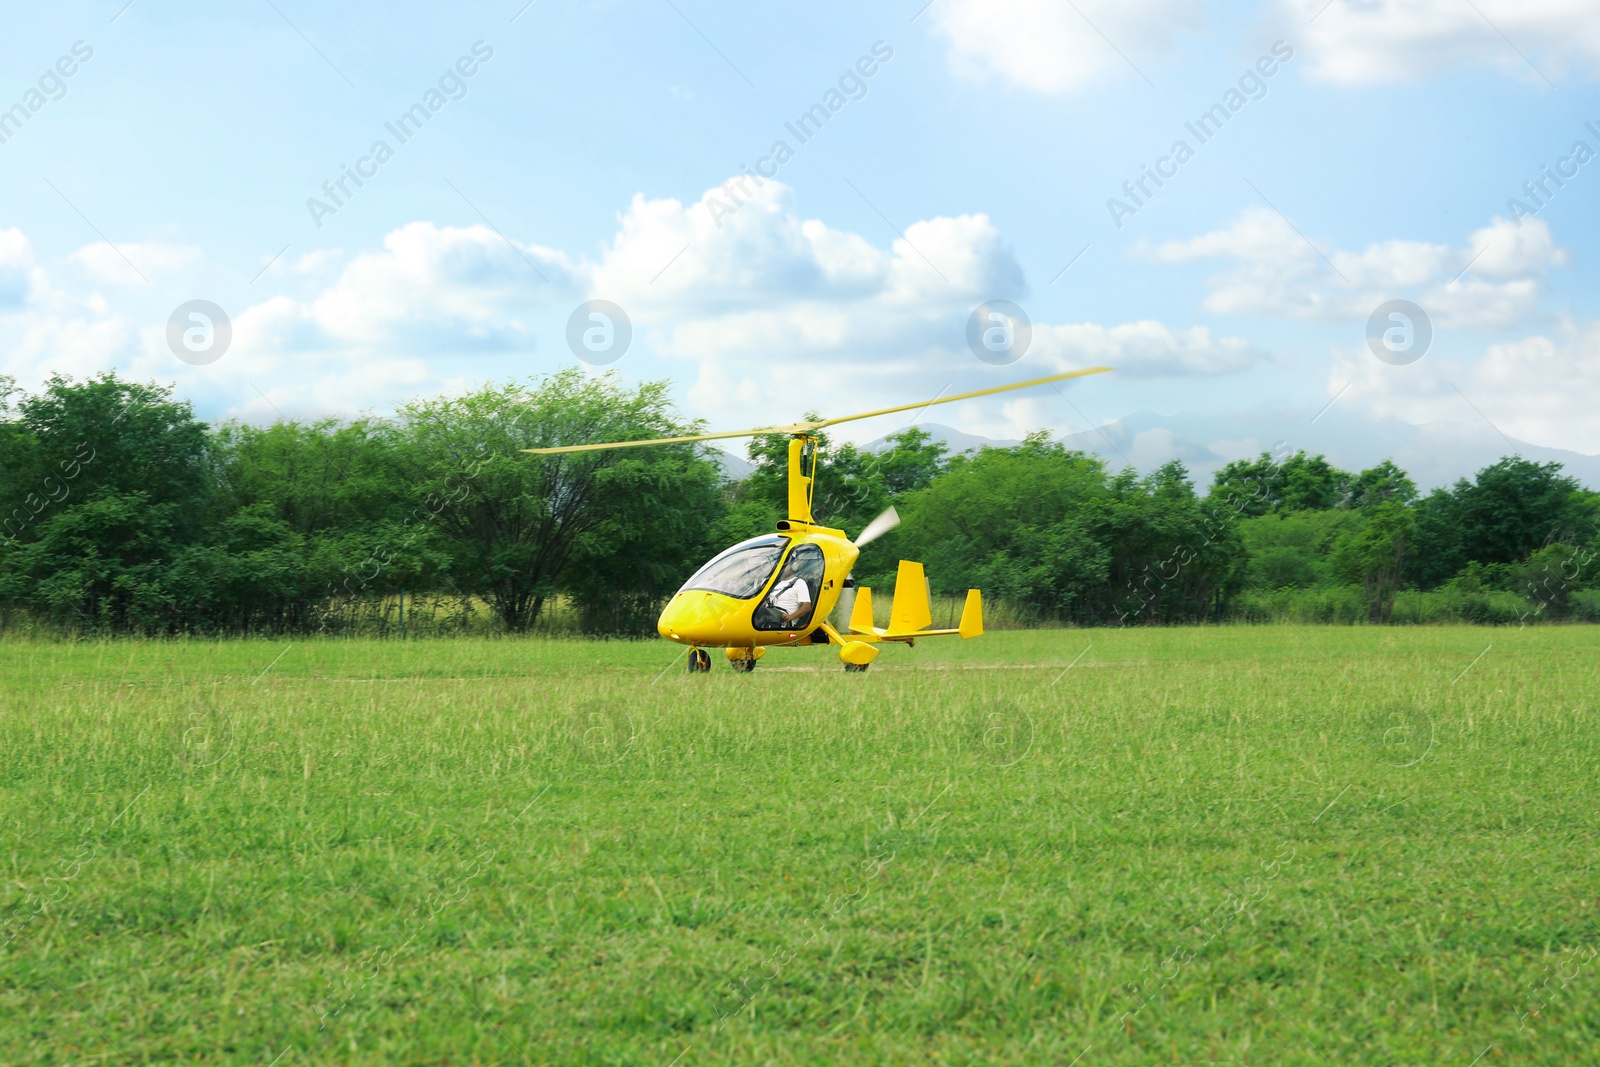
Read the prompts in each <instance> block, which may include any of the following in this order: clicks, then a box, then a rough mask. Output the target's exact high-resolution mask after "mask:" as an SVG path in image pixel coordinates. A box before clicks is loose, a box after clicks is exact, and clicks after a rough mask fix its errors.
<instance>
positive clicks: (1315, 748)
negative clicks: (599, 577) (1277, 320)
mask: <svg viewBox="0 0 1600 1067" xmlns="http://www.w3.org/2000/svg"><path fill="white" fill-rule="evenodd" d="M1597 650H1600V632H1597V631H1596V630H1594V629H1589V628H1582V627H1560V628H1557V627H1545V628H1529V629H1515V628H1506V629H1472V628H1465V627H1462V628H1417V629H1391V628H1367V627H1360V628H1319V629H1308V628H1301V627H1293V626H1281V627H1261V628H1247V627H1229V628H1222V629H1217V628H1209V629H1172V630H1124V631H1119V630H1055V631H1036V632H1010V633H998V634H991V635H989V636H987V637H984V638H982V639H980V640H976V641H970V642H959V641H944V642H942V643H941V642H936V641H927V642H924V643H923V645H922V646H921V647H918V648H916V649H914V650H913V649H905V648H889V649H887V650H886V651H885V652H884V654H883V655H882V656H881V657H880V659H879V660H878V663H877V664H876V665H875V666H874V667H873V669H872V670H871V671H869V672H868V673H867V674H864V675H846V674H844V673H843V672H842V671H841V670H840V669H839V667H838V662H837V660H836V659H835V658H834V657H833V655H832V653H830V652H828V651H826V650H823V649H818V650H778V651H775V652H774V653H772V654H770V655H769V656H768V657H767V658H766V659H765V660H763V662H762V665H761V667H760V668H759V669H758V670H757V671H756V672H755V673H754V674H751V675H742V674H734V673H733V672H731V671H729V670H728V669H727V668H726V666H725V665H724V664H723V663H722V662H721V661H720V659H719V660H718V661H717V664H716V667H717V669H716V670H715V671H714V672H713V673H712V674H711V675H710V676H702V677H690V676H688V675H687V673H686V672H685V671H684V670H683V664H682V661H681V659H680V660H677V661H674V660H673V657H674V653H675V651H676V650H675V649H673V648H671V647H669V646H668V645H666V644H665V643H663V642H637V643H630V642H593V643H590V642H580V641H555V640H522V641H518V640H479V639H461V640H434V641H414V642H409V643H402V642H375V641H331V640H330V641H314V640H313V641H304V640H299V641H293V642H288V641H285V642H267V641H228V642H221V643H215V642H199V641H196V642H188V643H184V642H174V643H154V642H149V643H147V642H112V643H86V644H49V643H28V642H16V641H12V642H0V753H3V759H0V815H3V842H0V845H3V847H0V862H3V865H4V867H3V889H0V922H3V923H4V925H3V926H0V1062H4V1063H6V1064H22V1063H51V1064H68V1063H83V1064H87V1063H121V1062H131V1063H149V1062H162V1063H202V1062H204V1063H251V1064H260V1065H263V1067H265V1065H267V1064H272V1063H277V1064H279V1065H281V1067H289V1065H292V1064H299V1063H330V1062H332V1063H345V1062H349V1063H374V1064H376V1063H451V1064H489V1063H499V1064H520V1063H530V1064H546V1063H552V1064H579V1063H582V1064H640V1065H648V1067H669V1065H673V1064H676V1065H678V1067H696V1065H701V1064H741V1065H743V1064H800V1063H805V1064H823V1063H827V1064H835V1063H866V1064H908V1065H914V1064H941V1065H942V1064H979V1063H985V1064H987V1063H1006V1064H1029V1065H1034V1064H1061V1065H1066V1064H1073V1063H1077V1064H1080V1065H1084V1067H1089V1065H1094V1064H1134V1063H1137V1064H1201V1063H1208V1064H1209V1063H1218V1064H1319V1065H1320V1064H1340V1065H1343V1064H1459V1065H1460V1067H1469V1065H1470V1064H1473V1063H1474V1062H1479V1063H1482V1064H1485V1065H1487V1064H1497V1063H1540V1064H1557V1063H1561V1064H1571V1063H1579V1062H1596V1060H1597V1058H1600V1053H1597V1052H1596V1049H1597V1047H1600V967H1596V966H1593V964H1594V962H1595V953H1596V951H1597V948H1600V926H1597V924H1596V919H1597V911H1600V908H1597V905H1600V882H1597V880H1596V874H1597V870H1596V867H1597V865H1596V852H1595V844H1596V841H1597V837H1600V835H1597V823H1600V813H1597V805H1596V803H1595V800H1594V796H1595V790H1596V780H1597V776H1600V740H1597V730H1596V711H1597V708H1596V704H1597V701H1600V656H1597ZM1479 1057H1481V1059H1475V1058H1479Z"/></svg>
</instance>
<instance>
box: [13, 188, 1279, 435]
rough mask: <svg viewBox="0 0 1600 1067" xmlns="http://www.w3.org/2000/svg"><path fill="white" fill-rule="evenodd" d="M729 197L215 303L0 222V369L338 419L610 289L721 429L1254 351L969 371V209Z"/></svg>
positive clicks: (780, 195) (554, 339)
mask: <svg viewBox="0 0 1600 1067" xmlns="http://www.w3.org/2000/svg"><path fill="white" fill-rule="evenodd" d="M752 192H753V193H754V195H753V196H751V197H749V198H748V199H747V201H746V202H745V203H743V204H742V205H741V206H739V209H738V210H737V211H735V212H734V213H733V214H731V215H727V214H723V215H721V222H722V225H721V226H718V225H717V216H715V215H714V214H713V212H712V211H711V210H710V206H709V205H710V200H711V198H712V197H713V196H716V197H723V196H725V195H726V194H725V193H723V191H722V190H720V189H718V190H712V191H710V192H708V193H707V194H706V195H705V196H703V197H701V198H700V199H699V200H698V201H695V202H692V203H689V204H687V205H685V204H684V203H681V202H679V201H677V200H671V199H662V200H652V199H648V198H646V197H642V196H639V197H635V198H634V199H633V201H632V202H631V204H629V205H628V207H627V209H626V210H625V211H623V212H622V213H621V214H620V215H619V217H618V220H617V228H616V232H615V234H614V236H613V238H612V240H611V241H610V242H609V243H607V244H606V246H605V247H604V248H603V249H602V251H601V253H600V255H599V256H598V258H596V259H592V260H589V259H580V258H574V257H569V256H567V255H566V254H564V253H562V252H559V251H555V250H551V249H546V248H539V247H535V246H531V245H516V246H513V245H512V244H510V243H509V242H508V241H507V240H506V239H505V238H503V237H501V236H500V235H499V234H498V233H496V232H494V231H493V230H492V229H489V228H488V227H484V226H467V227H451V226H439V225H436V224H433V223H430V222H412V223H409V224H407V225H404V226H402V227H400V228H398V229H396V230H394V231H392V232H391V233H389V234H388V235H387V236H386V237H385V238H384V241H383V245H382V247H381V248H375V249H369V250H365V251H358V252H356V253H354V254H336V253H328V254H325V255H315V256H309V257H301V258H300V259H298V260H290V261H287V262H284V263H281V264H279V265H277V266H275V267H274V269H272V270H269V271H267V272H265V273H263V274H261V275H260V276H259V277H258V278H257V279H256V280H255V281H254V282H251V283H250V285H249V286H246V285H245V284H244V281H243V278H242V277H241V278H240V279H239V280H238V284H237V286H236V290H235V291H234V292H232V293H231V294H230V293H227V292H218V291H213V290H211V289H210V287H209V286H208V285H201V284H200V282H197V281H196V279H201V280H206V279H213V278H214V277H215V276H216V273H217V272H215V271H212V270H210V269H209V268H208V266H207V265H206V263H205V262H204V258H203V256H201V255H200V254H199V253H198V252H196V251H194V250H191V249H183V248H179V247H178V246H170V247H165V246H163V247H162V248H161V249H156V248H155V246H137V247H139V248H140V249H141V252H142V253H143V254H144V255H145V256H146V257H147V259H148V261H149V262H151V263H155V262H161V263H163V264H166V265H168V267H170V269H165V268H164V269H163V270H162V271H160V272H158V273H157V274H153V275H152V282H151V284H150V285H149V286H143V285H139V286H135V287H132V288H129V287H128V286H126V285H123V284H121V283H120V282H119V281H117V280H116V279H115V278H114V277H113V276H111V275H107V274H106V273H105V271H112V272H113V274H114V271H115V268H116V267H117V266H118V265H119V262H120V261H118V262H113V261H112V260H111V259H108V258H107V253H108V252H109V253H110V255H111V256H112V257H114V256H115V252H114V250H110V249H109V248H108V247H107V246H104V245H100V246H90V247H89V248H87V249H80V250H79V251H78V252H75V253H73V254H72V255H70V256H68V257H67V258H66V259H65V260H64V261H63V262H61V263H58V264H56V265H55V266H54V267H51V268H48V269H47V268H44V267H41V266H40V265H38V264H37V263H36V262H35V261H34V255H33V251H32V249H31V247H30V246H29V245H28V242H27V240H26V238H25V236H24V235H23V234H21V233H20V232H19V231H14V230H11V231H0V353H4V355H3V357H0V358H3V359H4V363H3V365H0V371H9V372H11V373H15V374H17V376H18V377H19V378H20V379H21V380H22V381H23V384H24V385H28V386H32V385H36V384H37V383H38V382H39V381H40V380H42V378H43V377H44V375H45V374H46V373H47V372H48V371H49V370H53V369H54V370H63V371H67V372H69V373H74V374H84V373H93V372H96V371H99V370H103V369H107V368H110V367H117V368H121V369H122V370H123V371H124V372H127V373H132V374H134V375H136V376H139V377H145V378H155V379H157V380H164V381H172V380H176V381H177V382H178V383H179V385H180V390H181V391H182V392H183V394H184V395H186V396H191V397H194V398H196V399H197V400H199V401H200V402H201V403H202V405H203V407H205V408H206V409H208V410H213V411H214V410H217V409H218V408H219V407H221V408H224V409H226V410H231V411H233V412H234V413H237V414H241V415H243V416H245V417H262V418H271V417H275V416H276V415H277V413H278V412H279V411H280V410H281V411H284V412H287V413H290V414H294V415H308V414H321V413H338V414H352V413H355V412H358V411H361V410H364V409H369V408H378V409H383V408H387V407H389V406H390V405H391V404H392V403H394V402H396V401H399V400H402V399H404V398H405V397H407V396H412V395H416V394H419V393H427V392H436V391H440V390H446V389H450V388H452V387H454V386H458V385H462V384H465V383H467V382H468V381H470V380H471V379H472V378H473V377H474V375H473V373H472V372H474V371H478V370H479V368H483V370H482V371H481V372H479V373H480V376H481V377H488V376H491V375H493V374H494V373H496V372H497V371H496V369H494V368H497V367H504V366H505V364H498V365H497V364H491V363H486V362H482V361H483V360H485V359H488V358H491V357H500V356H512V357H516V358H517V362H518V363H520V364H521V366H520V367H519V368H518V369H519V371H520V372H521V373H537V372H539V371H541V370H549V369H551V368H553V367H555V366H559V365H562V364H565V363H567V362H568V361H569V360H570V356H569V354H568V352H567V350H566V344H565V338H564V337H563V335H562V334H563V329H564V326H565V321H566V317H567V313H568V312H569V311H570V310H571V309H572V308H573V307H574V306H575V305H576V304H577V303H578V302H579V301H580V300H583V299H584V298H586V297H598V298H603V299H608V300H612V301H615V302H616V303H618V304H620V305H622V307H623V308H624V309H625V310H626V311H627V313H628V315H629V316H630V318H631V319H632V320H633V323H634V336H635V340H634V346H635V347H634V349H633V350H631V351H630V354H629V356H628V363H627V364H625V365H623V366H622V367H621V369H622V370H623V371H624V372H625V373H627V374H629V375H639V376H666V377H671V378H674V379H677V380H678V381H679V382H680V383H682V387H683V392H682V393H681V394H680V395H681V397H682V399H683V401H684V402H685V407H686V408H687V409H688V410H689V412H690V413H691V414H695V415H705V416H708V417H712V418H715V419H716V420H717V421H718V422H719V424H722V425H728V423H729V421H730V420H731V419H734V418H737V419H738V420H739V421H741V422H742V421H745V420H748V421H749V423H750V424H751V425H761V424H764V423H767V422H776V421H790V420H793V419H794V418H796V417H798V416H800V415H801V414H803V413H804V412H805V411H807V410H826V411H827V412H828V413H829V414H835V415H837V414H843V413H846V412H848V411H851V410H859V409H861V408H864V407H868V408H870V407H877V406H887V405H889V404H892V403H896V402H901V403H904V402H909V401H916V400H919V399H922V398H927V397H933V396H935V395H938V394H939V393H941V392H946V393H949V392H961V391H964V390H967V389H974V388H980V387H982V386H984V385H990V384H998V382H1000V381H1014V380H1017V379H1018V378H1019V377H1027V376H1029V375H1030V374H1033V375H1037V374H1043V373H1047V372H1049V371H1051V370H1056V369H1073V368H1078V367H1083V366H1088V365H1091V364H1095V363H1103V364H1110V365H1112V366H1115V367H1117V368H1119V369H1120V370H1122V371H1123V372H1124V373H1125V374H1128V375H1132V376H1143V377H1151V376H1158V377H1170V376H1192V375H1214V374H1224V373H1230V372H1233V371H1237V370H1240V369H1243V368H1245V367H1247V366H1249V365H1251V364H1253V363H1255V362H1257V361H1258V360H1260V359H1261V358H1263V357H1262V354H1261V353H1259V352H1257V351H1256V350H1255V349H1253V348H1251V347H1250V346H1249V345H1248V344H1247V343H1245V342H1244V341H1242V340H1239V339H1237V338H1217V337H1213V335H1212V334H1211V333H1210V331H1208V330H1207V329H1205V328H1204V327H1195V328H1187V329H1179V328H1173V327H1169V326H1167V325H1165V324H1162V323H1159V322H1150V321H1146V322H1135V323H1126V324H1120V325H1118V324H1110V325H1100V324H1096V323H1092V322H1083V323H1070V324H1059V325H1058V324H1051V323H1049V322H1040V321H1037V316H1036V321H1035V333H1034V341H1033V347H1032V348H1030V350H1029V351H1028V352H1027V354H1026V355H1025V356H1024V358H1023V361H1022V362H1020V363H1018V364H1016V365H1014V366H1010V367H994V366H990V365H989V364H987V363H984V362H980V361H979V360H978V359H977V358H976V357H975V356H974V355H973V354H972V353H971V352H970V351H968V349H967V347H966V324H967V319H968V316H969V315H970V314H971V313H972V311H973V309H974V308H975V307H976V306H977V305H978V304H979V303H981V302H982V301H984V300H988V299H992V298H1011V299H1017V300H1026V282H1025V279H1024V277H1023V274H1022V270H1021V268H1020V266H1019V265H1018V263H1017V261H1016V258H1015V256H1014V255H1013V254H1012V252H1011V250H1010V249H1009V248H1008V247H1007V246H1006V244H1005V242H1004V241H1003V240H1002V238H1001V234H1000V233H999V231H998V230H997V229H996V228H995V226H994V225H993V223H992V222H991V221H990V220H989V219H988V218H987V217H986V216H984V215H981V214H971V215H957V216H941V217H936V218H930V219H922V220H919V221H915V222H912V223H910V224H909V225H907V226H906V227H905V229H904V236H903V237H895V238H892V239H890V240H888V241H885V242H882V243H875V242H874V241H873V240H870V239H868V238H867V237H864V236H862V235H861V234H857V233H853V232H850V231H847V230H841V229H837V228H834V227H831V226H829V225H828V224H826V223H825V222H822V221H820V220H817V219H808V218H805V217H803V216H802V215H801V214H800V212H799V211H798V209H797V207H796V201H795V195H794V192H793V190H791V189H790V188H788V187H787V186H785V185H783V184H782V183H780V182H777V181H769V182H767V183H765V184H764V185H763V186H762V187H761V188H759V189H754V190H752ZM121 266H122V267H123V269H124V270H126V265H125V264H121ZM8 272H9V273H8ZM8 286H9V290H10V293H11V300H10V303H9V304H7V303H6V302H5V301H4V299H3V297H4V294H5V293H6V292H7V287H8ZM196 295H204V296H206V297H207V298H208V299H214V300H215V301H216V302H218V303H220V304H222V305H223V307H224V308H225V310H226V311H228V313H229V314H230V316H231V320H232V324H233V341H232V345H231V347H230V348H229V350H228V352H227V354H226V355H225V356H224V357H223V359H222V360H221V361H218V362H216V363H213V364H210V365H207V366H203V367H193V366H190V365H188V364H186V363H180V362H178V361H177V360H176V359H175V358H174V356H173V354H172V353H171V352H170V351H169V350H168V348H167V343H166V338H165V329H166V321H167V317H168V316H169V315H170V314H171V312H172V309H173V308H174V307H176V306H177V305H178V304H180V303H181V302H183V301H185V300H188V299H190V298H192V297H194V296H196ZM528 356H535V357H536V361H529V360H527V359H526V357H528ZM498 373H505V371H504V370H499V371H498ZM286 383H292V384H286ZM258 390H259V391H258ZM263 393H264V394H265V399H264V398H263V396H262V395H261V394H263ZM1055 399H1056V400H1059V398H1055ZM1052 403H1053V402H1052ZM1050 406H1051V405H1049V404H1047V405H1046V407H1050ZM985 410H986V411H989V412H990V414H988V415H985V416H984V417H993V415H992V412H993V411H1003V418H1004V422H1005V423H1006V424H1007V425H1011V424H1013V423H1015V424H1016V425H1015V426H1013V427H1012V432H1011V433H1010V434H1009V435H1010V436H1019V435H1020V432H1021V431H1023V430H1025V429H1028V428H1031V427H1033V426H1036V425H1043V424H1046V423H1048V421H1049V420H1048V419H1046V418H1044V416H1043V414H1042V412H1041V411H1038V410H1035V408H1034V407H1032V406H1029V405H1025V404H1020V403H1019V404H1017V405H1012V406H1010V407H1007V408H1005V409H1001V408H1000V407H998V406H996V405H990V406H989V407H988V408H986V409H985ZM1057 417H1059V416H1057ZM735 425H736V424H735ZM891 428H892V427H891ZM877 430H878V428H877V427H864V432H867V433H868V436H871V435H872V434H873V433H875V432H877Z"/></svg>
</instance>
